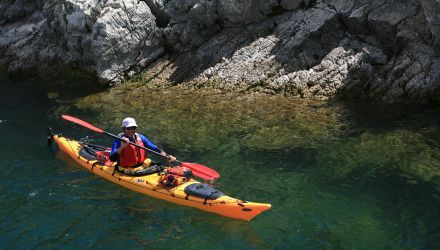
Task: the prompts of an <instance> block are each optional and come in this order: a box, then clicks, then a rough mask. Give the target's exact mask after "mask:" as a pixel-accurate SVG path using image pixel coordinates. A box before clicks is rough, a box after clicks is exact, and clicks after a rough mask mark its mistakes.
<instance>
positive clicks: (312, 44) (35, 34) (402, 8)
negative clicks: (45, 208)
mask: <svg viewBox="0 0 440 250" xmlns="http://www.w3.org/2000/svg"><path fill="white" fill-rule="evenodd" d="M0 10H1V11H0V13H1V14H0V34H1V36H0V58H1V60H0V63H3V64H6V65H8V67H9V71H10V72H11V73H16V74H17V73H21V72H29V71H33V70H39V71H43V72H47V71H48V70H50V71H51V72H53V70H59V69H64V70H66V69H67V70H68V69H71V68H74V69H82V70H85V71H88V72H91V73H93V74H96V76H97V77H98V79H99V80H100V82H103V83H108V84H117V83H120V82H122V81H124V80H125V79H128V78H130V77H132V76H134V75H137V74H138V73H139V72H141V71H142V70H143V69H147V70H146V71H144V73H143V74H144V75H148V77H146V79H148V81H149V82H150V84H160V85H162V86H170V85H176V84H182V85H187V86H192V87H196V88H204V87H209V88H219V89H225V90H228V91H243V92H248V91H258V92H265V93H272V94H275V93H283V94H291V95H295V96H301V97H324V98H328V97H333V96H344V97H351V98H361V97H362V98H365V97H367V98H373V99H375V100H380V101H384V102H418V103H426V102H429V101H438V99H439V98H438V95H437V93H438V91H439V89H440V88H439V82H440V70H439V69H440V68H439V66H440V57H439V53H438V51H439V49H440V14H439V13H440V2H439V1H438V0H409V1H399V0H374V1H367V0H359V1H337V0H317V1H308V0H298V1H275V0H270V1H262V0H252V1H243V0H232V1H219V0H210V1H209V0H185V1H181V0H168V1H164V0H146V1H137V0H118V1H116V0H103V1H97V0H61V1H60V0H59V1H55V0H48V1H30V0H29V1H26V0H17V1H2V3H0ZM157 59H160V60H159V61H157ZM152 72H154V73H152ZM140 78H141V79H144V78H145V77H140Z"/></svg>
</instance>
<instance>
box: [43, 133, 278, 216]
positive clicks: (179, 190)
mask: <svg viewBox="0 0 440 250" xmlns="http://www.w3.org/2000/svg"><path fill="white" fill-rule="evenodd" d="M50 140H53V141H55V142H56V143H57V145H58V147H59V148H60V150H61V151H63V152H65V153H67V154H68V155H69V156H70V157H71V158H72V159H73V160H75V161H76V162H77V163H78V164H80V165H81V166H83V167H84V168H86V169H87V170H89V171H91V172H93V173H94V174H96V175H98V176H101V177H103V178H105V179H107V180H109V181H111V182H114V183H116V184H118V185H121V186H123V187H126V188H128V189H131V190H133V191H137V192H140V193H143V194H146V195H148V196H151V197H154V198H158V199H162V200H166V201H169V202H172V203H175V204H178V205H182V206H188V207H194V208H197V209H200V210H203V211H206V212H211V213H216V214H219V215H222V216H225V217H230V218H233V219H241V220H247V221H249V220H251V219H252V218H254V217H255V216H257V215H258V214H260V213H262V212H264V211H266V210H268V209H270V208H271V205H270V204H267V203H257V202H249V201H244V200H240V199H235V198H232V197H229V196H227V195H225V194H224V193H222V192H220V191H218V190H216V189H215V188H213V187H212V186H211V185H208V184H205V183H201V182H199V181H197V180H196V179H194V178H193V177H192V176H188V175H185V176H181V175H176V172H179V171H176V170H175V168H176V167H172V166H162V167H157V166H152V167H148V168H147V169H146V170H147V171H145V173H142V174H141V175H127V174H126V173H124V172H121V171H119V169H118V167H117V166H116V163H111V162H108V161H107V162H104V161H102V160H101V159H100V157H99V156H100V155H101V154H99V153H101V152H105V151H106V150H108V149H106V148H105V147H102V146H97V145H95V146H90V144H89V145H87V144H86V143H83V142H79V141H76V140H73V139H69V138H66V137H63V136H61V135H57V134H52V135H51V137H50ZM170 173H172V174H170ZM170 176H174V177H175V178H170ZM167 178H168V179H167ZM170 179H171V180H172V181H170Z"/></svg>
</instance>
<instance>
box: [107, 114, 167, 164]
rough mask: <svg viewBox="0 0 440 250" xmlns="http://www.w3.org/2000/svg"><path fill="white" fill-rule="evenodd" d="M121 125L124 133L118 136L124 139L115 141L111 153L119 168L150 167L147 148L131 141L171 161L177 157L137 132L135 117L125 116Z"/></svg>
mask: <svg viewBox="0 0 440 250" xmlns="http://www.w3.org/2000/svg"><path fill="white" fill-rule="evenodd" d="M121 126H122V133H121V134H119V135H118V136H119V137H122V138H123V139H122V140H119V139H118V140H115V141H114V142H113V145H112V151H111V153H110V160H111V161H113V162H115V161H117V162H118V164H119V170H121V171H125V170H128V171H137V170H141V169H143V168H144V167H148V165H149V163H150V162H151V161H150V160H149V159H147V152H146V150H144V149H141V148H139V147H136V146H133V145H131V144H129V143H128V142H129V141H131V142H133V143H136V144H138V145H140V146H143V147H146V148H149V149H151V150H154V151H156V152H158V153H160V154H161V155H162V156H164V157H166V158H168V161H170V162H172V161H175V160H176V157H174V156H172V155H168V154H167V153H165V151H163V150H162V149H160V148H158V147H157V146H156V145H154V144H153V143H152V142H151V141H150V140H149V139H148V138H147V137H146V136H145V135H142V134H139V133H136V128H137V127H138V126H137V124H136V121H135V120H134V119H133V118H131V117H127V118H125V119H124V120H122V124H121ZM146 160H147V161H146Z"/></svg>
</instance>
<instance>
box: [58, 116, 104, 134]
mask: <svg viewBox="0 0 440 250" xmlns="http://www.w3.org/2000/svg"><path fill="white" fill-rule="evenodd" d="M61 117H62V118H63V119H64V120H68V121H71V122H73V123H76V124H78V125H81V126H83V127H86V128H88V129H91V130H93V131H96V132H98V133H101V134H102V133H104V130H102V129H100V128H97V127H95V126H93V125H92V124H90V123H88V122H85V121H83V120H81V119H78V118H75V117H73V116H70V115H62V116H61Z"/></svg>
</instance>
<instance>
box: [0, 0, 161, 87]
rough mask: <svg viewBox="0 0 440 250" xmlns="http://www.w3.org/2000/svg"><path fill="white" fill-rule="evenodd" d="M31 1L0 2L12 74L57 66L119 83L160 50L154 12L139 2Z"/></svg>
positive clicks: (2, 42) (1, 40) (2, 44)
mask: <svg viewBox="0 0 440 250" xmlns="http://www.w3.org/2000/svg"><path fill="white" fill-rule="evenodd" d="M33 2H34V1H30V0H29V1H15V2H12V3H10V5H9V6H7V4H4V5H3V8H5V11H4V12H3V15H4V19H3V22H2V30H1V31H2V33H3V34H4V35H2V36H1V38H0V47H1V48H2V49H3V51H4V52H3V53H2V54H3V57H4V58H6V61H7V62H8V63H9V71H10V72H12V73H19V72H21V71H26V70H27V69H34V68H40V69H41V68H43V67H48V68H51V67H58V66H60V65H59V64H61V65H62V66H65V67H66V68H79V69H82V70H86V71H90V72H93V73H95V74H96V75H97V77H98V79H99V80H100V81H101V82H104V83H119V82H121V81H122V79H123V77H124V76H125V75H127V74H134V73H137V72H139V70H140V68H142V67H145V66H146V65H148V64H149V63H151V62H152V61H153V60H155V59H156V58H158V57H159V56H161V55H162V54H163V53H164V49H163V46H162V45H161V41H162V38H161V32H160V30H159V29H158V27H157V25H156V22H155V20H156V19H155V16H154V15H153V14H152V13H151V11H150V8H149V7H148V6H147V4H146V3H145V2H144V1H136V0H123V1H92V0H90V1H84V0H78V1H75V0H72V1H69V0H66V1H37V2H36V3H33ZM16 9H19V10H20V9H23V11H25V13H24V14H22V13H21V12H19V13H16V12H17V11H15V10H16Z"/></svg>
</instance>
